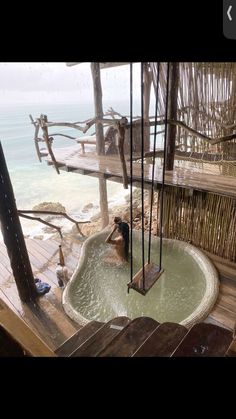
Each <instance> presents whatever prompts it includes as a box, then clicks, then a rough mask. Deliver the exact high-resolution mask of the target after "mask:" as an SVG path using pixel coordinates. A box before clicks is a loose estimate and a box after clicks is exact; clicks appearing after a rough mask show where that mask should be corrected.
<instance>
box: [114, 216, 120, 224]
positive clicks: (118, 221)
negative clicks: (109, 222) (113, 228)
mask: <svg viewBox="0 0 236 419" xmlns="http://www.w3.org/2000/svg"><path fill="white" fill-rule="evenodd" d="M121 222H122V220H121V218H120V217H115V218H114V223H116V224H120V223H121Z"/></svg>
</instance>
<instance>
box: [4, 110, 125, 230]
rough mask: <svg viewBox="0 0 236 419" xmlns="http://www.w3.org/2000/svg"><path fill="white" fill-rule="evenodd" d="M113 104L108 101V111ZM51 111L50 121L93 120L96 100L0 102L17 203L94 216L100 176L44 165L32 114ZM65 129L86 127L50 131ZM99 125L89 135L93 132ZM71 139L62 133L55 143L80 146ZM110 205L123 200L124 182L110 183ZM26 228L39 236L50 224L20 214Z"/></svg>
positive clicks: (67, 224) (79, 217)
mask: <svg viewBox="0 0 236 419" xmlns="http://www.w3.org/2000/svg"><path fill="white" fill-rule="evenodd" d="M110 106H111V105H110V104H108V105H107V106H106V104H105V105H104V110H106V109H107V108H108V107H110ZM112 106H113V107H114V109H115V110H117V111H118V112H121V113H125V114H128V113H129V104H127V103H123V102H122V103H116V104H112ZM41 113H43V114H46V115H47V116H48V120H49V121H64V122H75V121H83V120H85V119H88V118H91V117H92V116H93V114H94V109H93V104H92V103H91V104H88V103H87V104H83V105H81V104H78V103H77V104H76V103H74V104H58V103H57V104H45V105H43V104H35V103H34V104H29V103H26V104H15V105H14V106H13V105H4V106H0V141H1V143H2V147H3V151H4V155H5V159H6V163H7V167H8V171H9V174H10V178H11V182H12V186H13V190H14V195H15V199H16V204H17V208H18V209H24V210H31V209H32V207H33V206H34V205H37V204H39V203H41V202H45V201H46V202H60V203H61V204H62V205H63V206H64V207H65V208H66V211H67V213H68V215H70V216H72V217H74V218H75V219H76V220H84V219H89V218H90V217H91V215H93V214H94V213H95V212H98V211H99V189H98V179H96V178H92V177H89V176H84V175H79V174H74V173H66V172H63V171H61V172H60V175H58V174H57V173H56V171H55V169H54V168H53V167H50V166H48V165H47V164H46V162H42V163H40V162H39V161H38V158H37V154H36V150H35V146H34V141H33V137H34V127H33V125H32V124H31V122H30V119H29V114H31V115H32V116H33V118H36V117H39V116H40V114H41ZM62 131H63V132H64V133H65V134H68V135H72V136H74V137H78V136H80V135H82V133H81V132H80V131H77V130H74V129H70V128H68V129H67V128H64V127H58V128H57V127H53V128H51V129H50V130H49V134H50V132H51V133H52V132H62ZM93 132H94V127H92V128H91V129H90V131H88V133H87V134H86V135H91V134H92V133H93ZM74 144H75V142H74V141H73V140H70V139H66V138H63V137H59V136H56V137H55V143H54V147H67V146H69V145H74ZM107 190H108V201H109V206H111V205H114V204H118V203H123V202H125V201H124V189H123V187H122V185H120V184H117V183H114V182H107ZM88 203H93V208H92V209H91V211H90V212H89V213H84V212H82V209H83V207H84V206H85V205H86V204H88ZM20 221H21V225H22V229H23V232H24V234H25V235H26V236H30V237H35V236H38V235H42V236H43V237H44V238H47V237H48V236H50V234H48V233H45V226H44V225H43V224H41V223H39V222H35V221H31V220H26V219H22V218H20ZM56 224H60V225H63V229H69V228H71V227H72V224H71V223H70V222H68V221H67V220H64V219H62V221H60V222H58V221H57V223H56Z"/></svg>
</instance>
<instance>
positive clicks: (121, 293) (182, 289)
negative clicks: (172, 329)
mask: <svg viewBox="0 0 236 419" xmlns="http://www.w3.org/2000/svg"><path fill="white" fill-rule="evenodd" d="M111 248H112V246H111V245H109V244H105V243H104V241H103V240H101V239H100V240H99V239H94V240H93V241H91V242H90V245H89V246H88V247H87V251H86V260H85V263H83V268H82V269H81V270H79V274H78V276H77V277H76V279H75V281H73V282H72V284H71V287H70V291H69V295H70V304H71V305H72V308H73V309H74V310H76V311H78V312H79V313H80V314H81V315H82V316H83V317H84V318H86V319H87V320H97V321H102V322H107V321H109V320H111V319H112V318H114V317H116V316H128V317H129V318H131V319H133V318H136V317H139V316H148V317H152V318H153V319H155V320H157V321H158V322H161V323H162V322H167V321H169V322H177V323H179V322H181V321H182V320H184V319H185V318H186V317H188V316H189V315H190V314H191V313H192V312H193V311H194V310H195V309H196V308H197V307H198V305H199V303H200V302H201V300H202V298H203V296H204V294H205V290H206V279H205V276H204V272H203V271H202V269H201V266H200V265H199V264H198V263H197V262H196V260H195V259H194V258H193V257H192V256H191V255H190V253H189V252H187V251H186V250H184V248H181V247H179V246H178V245H177V244H176V241H174V242H173V241H164V243H163V263H162V267H163V268H164V273H163V274H162V275H161V276H160V278H159V279H158V281H157V282H156V283H155V284H154V285H153V287H152V288H151V289H150V290H149V291H148V293H147V294H146V295H145V296H143V295H141V294H139V293H138V292H136V291H134V290H132V289H131V290H130V292H129V294H128V293H127V284H128V283H129V282H130V264H129V263H125V264H123V265H121V266H111V265H108V264H107V263H106V262H105V257H106V255H107V253H108V252H110V250H111ZM146 260H147V238H146V239H145V261H146ZM151 262H154V263H157V264H159V242H158V240H157V239H155V240H153V244H152V253H151ZM141 266H142V255H141V243H140V240H136V241H134V244H133V270H134V274H135V273H136V272H137V271H138V270H139V269H140V268H141Z"/></svg>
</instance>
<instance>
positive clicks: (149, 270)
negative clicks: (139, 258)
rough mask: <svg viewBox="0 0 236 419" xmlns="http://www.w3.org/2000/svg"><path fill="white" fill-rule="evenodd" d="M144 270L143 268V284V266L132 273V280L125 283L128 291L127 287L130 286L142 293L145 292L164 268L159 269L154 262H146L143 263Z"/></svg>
mask: <svg viewBox="0 0 236 419" xmlns="http://www.w3.org/2000/svg"><path fill="white" fill-rule="evenodd" d="M144 270H145V280H144V284H143V268H141V269H140V270H139V271H138V272H137V273H136V274H135V275H134V277H133V281H132V282H129V283H128V284H127V285H128V292H129V289H130V288H132V289H134V290H135V291H137V292H139V293H140V294H142V295H145V294H147V292H148V291H149V290H150V288H151V287H152V286H153V285H154V284H155V282H156V281H157V280H158V279H159V278H160V276H161V274H162V273H163V272H164V269H161V270H160V267H159V266H158V265H156V264H155V263H146V264H145V265H144ZM143 285H144V287H143Z"/></svg>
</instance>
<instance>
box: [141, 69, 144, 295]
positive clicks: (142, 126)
mask: <svg viewBox="0 0 236 419" xmlns="http://www.w3.org/2000/svg"><path fill="white" fill-rule="evenodd" d="M143 96H144V80H143V63H141V200H142V269H143V290H144V289H145V248H144V121H143V114H144V112H143V107H144V106H143Z"/></svg>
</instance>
